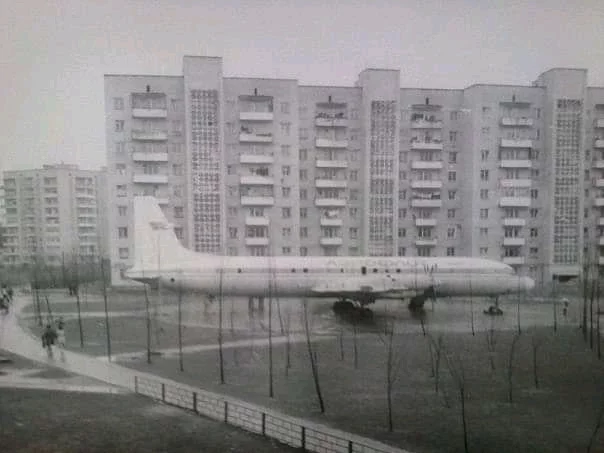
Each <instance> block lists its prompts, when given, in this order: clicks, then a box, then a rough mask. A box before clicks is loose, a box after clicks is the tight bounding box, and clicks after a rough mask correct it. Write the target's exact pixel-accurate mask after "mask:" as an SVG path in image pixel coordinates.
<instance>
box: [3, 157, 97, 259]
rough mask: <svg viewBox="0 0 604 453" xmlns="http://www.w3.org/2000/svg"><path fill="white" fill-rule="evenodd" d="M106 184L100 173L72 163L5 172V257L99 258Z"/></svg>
mask: <svg viewBox="0 0 604 453" xmlns="http://www.w3.org/2000/svg"><path fill="white" fill-rule="evenodd" d="M105 184H106V183H105V174H104V172H102V171H91V170H80V169H79V168H78V167H77V166H75V165H64V164H61V165H44V167H43V168H41V169H35V170H23V171H5V172H4V185H5V186H4V187H5V193H4V197H5V203H6V226H5V231H4V233H5V250H4V252H5V253H4V262H5V263H6V264H9V265H22V264H32V263H34V262H36V261H37V260H44V262H45V263H46V264H49V265H60V264H61V263H62V262H64V260H65V259H66V258H68V259H73V257H74V256H77V257H79V258H80V259H84V260H97V259H98V258H99V256H103V257H104V256H105V255H104V251H106V250H107V249H108V244H107V243H106V237H107V234H106V222H105V219H106V217H103V215H102V214H103V212H104V211H105V209H106V208H105V203H106V196H105V193H104V188H105Z"/></svg>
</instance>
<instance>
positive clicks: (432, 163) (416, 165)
mask: <svg viewBox="0 0 604 453" xmlns="http://www.w3.org/2000/svg"><path fill="white" fill-rule="evenodd" d="M411 168H412V169H413V170H440V169H441V168H443V162H442V160H414V161H412V162H411Z"/></svg>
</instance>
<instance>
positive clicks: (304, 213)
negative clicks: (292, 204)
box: [300, 208, 308, 219]
mask: <svg viewBox="0 0 604 453" xmlns="http://www.w3.org/2000/svg"><path fill="white" fill-rule="evenodd" d="M307 216H308V209H306V208H300V218H301V219H305V218H306V217H307Z"/></svg>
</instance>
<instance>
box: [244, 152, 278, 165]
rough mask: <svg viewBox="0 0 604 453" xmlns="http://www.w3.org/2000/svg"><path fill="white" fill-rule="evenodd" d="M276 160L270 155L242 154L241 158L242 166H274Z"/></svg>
mask: <svg viewBox="0 0 604 453" xmlns="http://www.w3.org/2000/svg"><path fill="white" fill-rule="evenodd" d="M274 160H275V159H274V158H273V156H269V155H268V154H241V155H240V156H239V163H240V164H272V163H273V162H274Z"/></svg>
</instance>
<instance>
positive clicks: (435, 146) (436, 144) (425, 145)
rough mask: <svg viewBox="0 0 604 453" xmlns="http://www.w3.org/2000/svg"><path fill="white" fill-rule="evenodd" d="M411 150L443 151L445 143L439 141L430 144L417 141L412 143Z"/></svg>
mask: <svg viewBox="0 0 604 453" xmlns="http://www.w3.org/2000/svg"><path fill="white" fill-rule="evenodd" d="M411 149H431V150H442V149H443V143H442V141H440V140H439V141H430V142H426V141H419V140H416V141H412V142H411Z"/></svg>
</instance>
